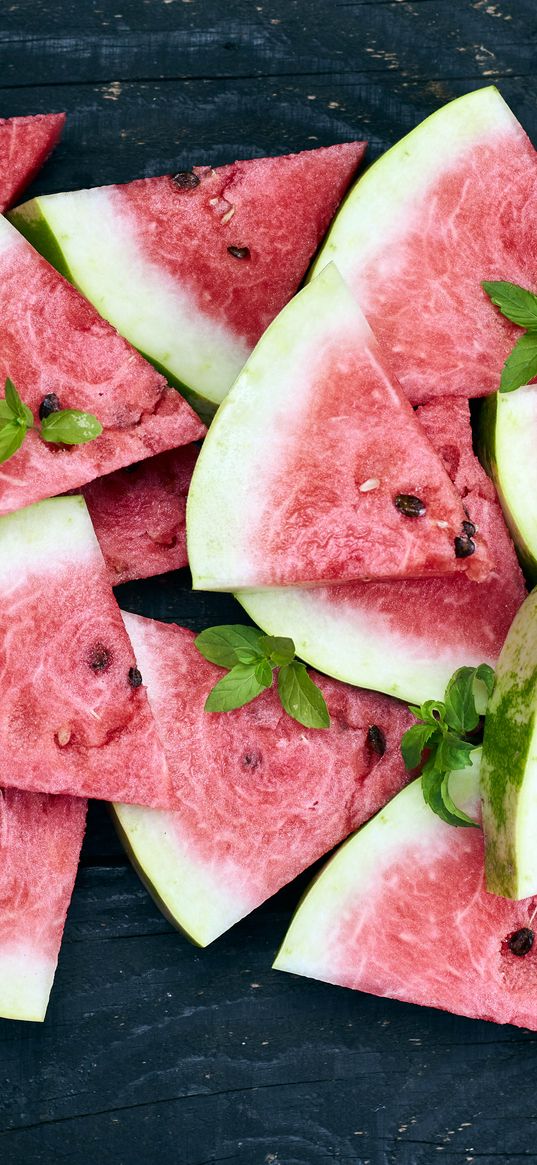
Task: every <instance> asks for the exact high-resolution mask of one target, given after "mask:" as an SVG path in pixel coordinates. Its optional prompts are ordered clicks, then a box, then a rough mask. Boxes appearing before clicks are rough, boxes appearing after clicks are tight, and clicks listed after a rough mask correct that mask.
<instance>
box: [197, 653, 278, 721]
mask: <svg viewBox="0 0 537 1165" xmlns="http://www.w3.org/2000/svg"><path fill="white" fill-rule="evenodd" d="M257 666H258V665H257V664H251V663H237V664H235V666H234V667H232V668H231V671H229V672H228V673H227V675H226V676H223V677H222V679H221V680H219V681H218V683H217V684H215V686H214V688H213V689H212V691H211V692H209V695H208V696H207V699H206V701H205V711H206V712H231V711H232V710H233V708H243V707H244V705H245V704H249V703H250V701H251V700H255V698H256V696H259V695H260V694H261V692H263V691H265V688H268V687H269V684H268V683H260V682H259V680H258V678H257V675H256V669H257ZM269 670H270V681H272V669H270V668H269ZM270 681H269V682H270Z"/></svg>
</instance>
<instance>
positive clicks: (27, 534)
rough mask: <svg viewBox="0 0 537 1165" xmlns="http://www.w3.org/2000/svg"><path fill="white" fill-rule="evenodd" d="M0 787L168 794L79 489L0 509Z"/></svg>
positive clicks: (104, 794)
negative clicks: (5, 511) (0, 513)
mask: <svg viewBox="0 0 537 1165" xmlns="http://www.w3.org/2000/svg"><path fill="white" fill-rule="evenodd" d="M0 644H1V649H0V678H1V681H2V715H1V716H0V787H1V786H15V787H16V788H20V789H27V790H30V791H33V792H45V793H70V794H72V795H74V796H84V797H100V798H103V799H105V800H117V799H118V798H119V799H121V800H125V801H132V802H135V803H139V804H145V805H158V806H166V805H169V803H170V780H169V774H168V768H167V764H166V759H165V756H164V753H163V750H162V746H161V744H160V740H159V738H158V735H157V730H156V727H155V723H154V720H153V717H152V715H151V712H150V708H149V705H148V702H147V697H146V690H145V688H144V687H143V684H142V677H141V676H140V673H139V671H138V670H137V666H136V659H135V656H134V653H133V650H132V647H131V644H130V642H129V640H128V637H127V634H126V632H125V628H124V625H123V621H122V619H121V614H120V611H119V608H118V606H117V603H116V601H115V599H114V596H113V593H112V589H111V586H110V582H109V579H108V574H107V571H106V567H105V564H104V560H103V557H102V555H101V552H100V550H99V545H98V543H97V540H96V538H95V534H94V532H93V528H92V525H91V521H90V518H89V514H88V512H87V509H86V505H85V503H84V500H83V498H80V497H63V498H54V499H52V500H49V501H45V502H40V503H38V504H37V505H35V506H30V507H28V509H25V510H19V511H18V512H17V513H16V514H10V515H8V516H7V517H4V518H1V519H0Z"/></svg>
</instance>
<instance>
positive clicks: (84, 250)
mask: <svg viewBox="0 0 537 1165" xmlns="http://www.w3.org/2000/svg"><path fill="white" fill-rule="evenodd" d="M364 150H365V144H364V143H363V142H349V143H347V144H344V145H337V146H330V147H328V149H318V150H308V151H305V152H304V153H301V154H291V155H289V156H287V157H280V158H256V159H254V160H253V161H250V162H234V163H233V164H232V165H230V166H220V167H219V168H218V169H216V170H213V169H212V168H211V167H196V168H195V169H194V170H189V171H186V172H184V173H180V174H176V175H175V177H173V178H172V177H163V178H146V179H142V180H140V181H137V182H130V183H129V184H128V185H126V186H104V187H101V188H98V189H94V190H78V191H76V192H74V193H69V194H53V195H49V196H48V197H44V198H35V199H33V200H32V201H31V202H29V203H27V204H26V205H25V206H22V207H19V208H18V209H17V210H16V211H15V212H14V214H13V216H12V221H13V222H14V223H15V224H16V226H17V227H18V229H19V230H21V231H22V232H23V234H26V235H27V237H28V238H29V239H30V240H31V242H33V243H34V245H35V246H36V247H37V248H38V250H41V251H42V252H43V254H44V255H46V256H47V258H48V259H49V260H50V262H51V263H54V264H55V265H56V266H57V267H58V270H60V271H61V272H62V273H63V274H64V275H66V276H67V277H68V278H70V279H72V281H73V282H74V283H76V285H77V286H78V287H79V288H80V290H81V291H82V292H83V293H84V295H86V296H87V298H88V299H89V300H91V302H92V303H94V304H95V306H96V308H97V309H98V311H99V312H100V313H101V315H103V316H104V317H105V318H106V319H107V320H110V323H112V324H114V326H115V327H117V329H118V331H119V332H120V333H121V335H123V336H126V338H127V339H128V340H130V341H131V343H133V344H135V345H136V347H137V348H139V349H140V350H141V351H142V352H143V353H144V354H146V355H147V356H148V357H149V358H150V359H151V360H152V361H153V362H154V363H155V365H156V366H157V368H159V369H161V370H162V371H163V372H164V373H165V375H166V376H167V378H168V379H169V380H170V382H171V383H173V384H176V385H177V386H178V387H179V388H181V390H182V391H184V392H185V394H186V395H187V396H188V397H189V399H191V400H192V403H193V404H194V405H195V407H196V408H197V409H198V411H201V412H203V413H207V411H208V412H209V413H211V412H214V408H215V406H216V405H217V404H219V402H220V401H221V400H222V398H223V397H224V396H225V394H226V392H227V390H228V388H229V387H230V385H231V384H232V383H233V381H234V380H235V377H236V376H237V375H238V373H239V371H240V369H241V368H242V365H243V364H244V362H245V360H246V358H247V356H248V355H249V353H250V351H251V349H252V348H253V346H254V344H256V343H257V341H258V340H259V338H260V336H261V335H262V333H263V332H264V331H265V329H266V327H267V326H268V324H269V323H270V321H271V320H272V319H274V317H275V316H276V315H277V314H278V312H279V311H280V310H281V308H282V307H283V306H284V304H285V303H287V301H288V300H289V299H290V298H291V296H292V295H293V294H294V292H295V291H296V289H297V287H298V286H299V284H300V282H301V280H302V278H303V276H304V273H305V271H306V268H307V266H308V264H309V262H310V260H311V257H312V255H313V254H314V252H315V250H316V249H317V247H318V245H319V243H320V241H321V239H322V237H323V235H324V233H325V231H326V228H327V227H328V224H329V222H330V219H331V218H332V216H333V214H334V213H335V211H336V209H337V206H338V203H339V202H340V199H341V198H342V195H343V194H344V192H345V190H346V188H347V186H348V185H349V182H350V181H351V178H352V176H353V174H354V172H355V170H356V168H357V166H358V165H359V163H360V161H361V159H362V156H363V153H364Z"/></svg>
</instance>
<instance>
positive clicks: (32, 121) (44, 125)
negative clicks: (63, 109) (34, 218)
mask: <svg viewBox="0 0 537 1165" xmlns="http://www.w3.org/2000/svg"><path fill="white" fill-rule="evenodd" d="M64 125H65V113H37V114H35V115H34V116H33V117H7V118H1V119H0V211H1V212H3V211H5V210H8V209H9V207H10V206H13V203H14V202H16V201H17V199H18V198H19V196H20V195H21V194H22V192H23V190H25V189H26V187H27V186H29V185H30V182H31V181H32V179H33V178H35V176H36V174H37V173H38V171H39V170H40V169H41V167H42V166H43V165H44V163H45V162H46V160H47V158H48V156H49V154H51V153H52V151H53V149H54V146H55V145H56V143H57V142H58V140H59V138H60V135H61V132H62V130H63V127H64Z"/></svg>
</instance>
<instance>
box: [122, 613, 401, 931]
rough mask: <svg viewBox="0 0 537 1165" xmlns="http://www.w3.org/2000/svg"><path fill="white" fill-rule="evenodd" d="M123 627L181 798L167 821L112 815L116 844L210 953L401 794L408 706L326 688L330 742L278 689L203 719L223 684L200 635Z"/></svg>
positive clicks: (151, 814)
mask: <svg viewBox="0 0 537 1165" xmlns="http://www.w3.org/2000/svg"><path fill="white" fill-rule="evenodd" d="M124 619H125V625H126V627H127V630H128V632H129V635H130V637H131V640H132V643H133V645H134V649H135V651H136V656H137V659H138V662H139V664H140V667H141V670H142V673H143V675H144V678H145V680H146V682H147V688H148V695H149V700H150V703H151V706H152V708H153V712H154V715H155V718H156V719H157V722H158V725H159V730H160V732H161V735H162V740H163V743H164V747H165V749H166V753H167V756H168V763H169V766H170V772H171V774H172V780H173V782H174V791H175V800H174V811H173V812H168V813H162V812H158V811H153V810H151V811H149V810H140V809H133V808H132V807H129V806H124V805H116V806H115V812H116V814H117V819H118V823H119V828H120V833H121V835H122V837H123V839H124V840H125V842H126V845H127V848H128V850H129V851H130V853H131V856H132V857H133V859H134V862H135V865H136V866H137V868H138V869H139V871H140V873H141V875H142V878H143V879H144V881H145V882H146V883H147V884H148V887H149V889H150V890H151V892H152V893H153V894H154V895H155V896H156V898H157V901H158V902H159V904H160V905H162V906H163V908H164V909H165V911H166V912H167V914H168V915H169V916H170V917H171V919H172V921H174V922H176V923H177V924H178V925H179V926H180V927H182V928H183V929H184V930H185V931H186V932H187V933H188V934H189V935H190V936H191V937H192V938H193V939H194V941H195V942H197V943H198V944H200V945H201V946H205V945H206V944H207V943H209V942H211V941H212V940H213V939H215V938H216V937H217V936H218V935H219V934H222V933H223V932H224V931H225V930H227V929H228V928H229V927H230V926H232V925H233V924H234V923H235V922H237V921H238V920H239V919H240V918H242V917H243V916H244V915H245V914H248V913H249V911H251V910H253V909H254V907H255V906H258V905H259V903H260V902H263V901H264V900H265V899H266V898H268V897H269V896H270V895H271V894H274V893H275V891H276V890H278V889H279V888H280V887H281V886H283V885H284V884H285V883H286V882H289V881H290V880H291V879H292V878H294V877H295V876H296V875H297V874H298V873H300V871H301V870H304V869H305V868H306V867H307V866H309V865H310V864H311V863H312V862H314V861H315V860H316V859H317V858H318V857H320V856H321V855H322V854H324V853H326V851H327V850H329V849H331V847H332V846H333V845H335V844H336V842H337V841H340V840H341V838H343V837H346V836H347V835H348V834H349V832H350V831H351V830H352V829H354V828H356V826H357V825H358V823H360V822H362V821H364V820H365V819H366V818H367V817H369V816H371V814H372V813H374V812H375V810H376V809H378V807H379V806H380V805H383V804H384V803H385V802H386V800H387V799H388V797H390V795H392V794H393V793H394V792H396V791H397V790H398V789H399V788H401V785H402V784H403V783H404V782H405V781H406V779H407V774H406V773H405V771H404V768H403V764H402V760H401V756H400V751H399V742H400V739H401V734H402V732H403V731H405V729H406V728H407V727H408V725H409V722H410V720H411V717H410V714H409V712H408V709H406V708H405V707H404V706H403V705H402V704H398V703H396V702H395V701H393V700H388V699H386V698H385V697H381V696H376V695H374V694H372V693H371V692H358V691H355V690H353V689H351V688H346V687H344V686H343V685H341V684H337V683H334V681H333V680H328V679H326V678H325V677H322V676H316V677H315V679H316V682H317V683H319V685H320V687H321V688H322V690H323V692H324V695H325V698H326V700H327V703H328V706H329V709H330V712H331V716H332V726H331V728H330V729H328V730H327V731H325V732H321V731H319V730H317V731H316V730H315V729H306V728H303V727H302V726H301V725H299V724H297V723H296V722H295V721H293V720H291V719H290V717H288V716H287V715H286V714H285V713H284V712H283V711H282V708H281V705H280V703H279V700H278V698H277V696H276V694H275V692H274V691H272V690H269V691H266V692H265V693H263V695H262V696H261V697H259V698H258V699H257V700H255V702H254V703H253V704H249V705H247V706H246V707H245V708H241V709H239V710H237V711H235V712H230V713H226V714H225V715H218V714H216V715H215V714H210V713H208V712H204V710H203V706H204V703H205V699H206V697H207V695H208V693H209V691H210V689H211V687H212V686H213V685H214V683H215V676H218V674H219V672H218V671H217V670H216V669H215V668H214V666H213V665H212V664H209V663H207V661H206V660H205V659H203V657H202V656H201V655H200V654H199V653H198V651H197V650H196V648H195V647H194V636H193V634H192V633H191V632H190V631H185V630H183V629H182V628H180V627H176V626H172V625H169V624H164V623H156V622H154V621H153V620H151V619H142V618H140V617H139V616H137V615H124ZM384 749H385V750H386V751H385V753H384V755H383V756H382V759H381V760H380V761H379V755H380V754H381V753H382V752H383V750H384Z"/></svg>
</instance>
